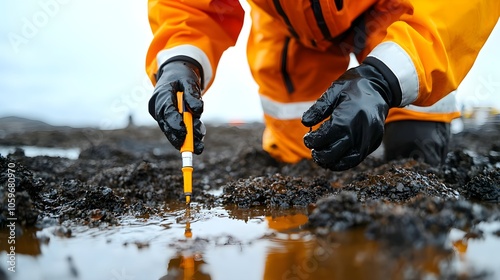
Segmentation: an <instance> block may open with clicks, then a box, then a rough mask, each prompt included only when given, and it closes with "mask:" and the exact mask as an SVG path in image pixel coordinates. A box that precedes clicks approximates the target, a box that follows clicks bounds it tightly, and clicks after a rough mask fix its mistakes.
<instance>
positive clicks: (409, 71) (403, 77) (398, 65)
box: [368, 42, 419, 106]
mask: <svg viewBox="0 0 500 280" xmlns="http://www.w3.org/2000/svg"><path fill="white" fill-rule="evenodd" d="M368 56H371V57H374V58H377V59H378V60H380V61H382V62H383V63H384V64H385V65H386V66H387V67H389V69H391V71H392V73H394V75H395V76H396V78H397V79H398V81H399V86H400V87H401V104H400V106H406V105H408V104H411V103H412V102H413V101H415V100H416V99H417V97H418V90H419V81H418V74H417V69H416V68H415V65H414V64H413V61H412V60H411V58H410V56H409V55H408V53H406V51H405V50H404V49H403V48H401V46H400V45H398V44H396V43H394V42H384V43H382V44H380V45H378V46H376V47H375V48H374V49H373V50H372V51H371V52H370V54H368Z"/></svg>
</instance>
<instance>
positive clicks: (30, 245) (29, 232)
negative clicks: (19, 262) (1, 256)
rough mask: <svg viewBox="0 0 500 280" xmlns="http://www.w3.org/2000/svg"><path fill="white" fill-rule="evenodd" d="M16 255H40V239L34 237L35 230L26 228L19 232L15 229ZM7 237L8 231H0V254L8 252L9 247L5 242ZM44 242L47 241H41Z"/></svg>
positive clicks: (46, 240) (18, 229)
mask: <svg viewBox="0 0 500 280" xmlns="http://www.w3.org/2000/svg"><path fill="white" fill-rule="evenodd" d="M16 231H17V232H16V240H15V241H16V243H15V244H14V245H15V248H16V254H24V255H30V256H38V255H40V254H41V253H42V251H41V249H40V239H39V238H37V237H36V233H37V231H38V230H37V229H36V228H28V229H23V230H21V229H20V228H17V229H16ZM8 236H9V232H8V230H2V231H0V239H1V240H2V242H0V252H2V251H6V252H8V251H9V247H10V246H11V245H10V244H8V243H7V242H4V240H5V241H6V240H7V238H8ZM42 241H44V242H48V241H49V240H48V239H44V240H42Z"/></svg>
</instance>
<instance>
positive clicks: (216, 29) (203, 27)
mask: <svg viewBox="0 0 500 280" xmlns="http://www.w3.org/2000/svg"><path fill="white" fill-rule="evenodd" d="M148 16H149V23H150V26H151V30H152V32H153V40H152V42H151V44H150V46H149V49H148V52H147V55H146V71H147V73H148V75H149V77H150V79H151V81H152V82H153V84H155V83H156V79H155V74H156V73H157V71H158V67H159V66H161V65H162V63H164V62H165V61H167V60H168V59H170V58H172V57H175V56H179V55H183V56H188V57H190V58H193V59H195V60H196V61H197V62H198V63H199V64H200V65H201V67H202V69H200V70H201V71H202V73H203V75H202V76H203V81H202V83H203V84H204V85H205V86H204V89H205V90H206V89H207V88H208V87H209V86H210V84H211V83H212V80H213V76H214V73H215V71H216V69H217V65H218V63H219V60H220V58H221V56H222V53H223V52H224V51H225V50H226V49H228V48H229V47H231V46H234V45H235V44H236V40H237V38H238V35H239V33H240V31H241V27H242V25H243V19H244V11H243V9H242V7H241V5H240V3H239V2H238V0H184V1H181V0H149V2H148Z"/></svg>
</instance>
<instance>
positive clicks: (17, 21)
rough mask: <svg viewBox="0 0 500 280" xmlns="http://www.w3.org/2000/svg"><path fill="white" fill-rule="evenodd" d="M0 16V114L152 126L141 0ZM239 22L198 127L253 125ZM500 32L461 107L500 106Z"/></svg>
mask: <svg viewBox="0 0 500 280" xmlns="http://www.w3.org/2000/svg"><path fill="white" fill-rule="evenodd" d="M0 11H2V16H1V17H0V117H3V116H11V115H15V116H20V117H26V118H33V119H38V120H42V121H45V122H48V123H50V124H54V125H74V126H86V125H90V126H99V127H101V128H116V127H121V126H123V125H125V124H126V120H127V117H128V115H129V114H133V116H134V119H135V120H136V122H137V123H138V124H154V121H153V119H152V118H151V117H150V116H149V114H148V112H147V101H148V99H149V97H150V95H151V92H152V86H151V84H150V83H149V80H148V79H147V77H146V74H145V70H144V57H145V54H146V50H147V47H148V44H149V42H150V40H151V37H152V35H151V31H150V29H149V25H148V21H147V1H145V0H144V1H137V0H87V1H76V0H38V1H37V0H24V1H19V0H2V1H0ZM246 23H247V24H246V25H245V26H244V30H243V31H242V36H240V40H239V41H238V44H237V46H236V47H235V48H231V49H229V50H228V51H227V52H226V53H225V54H224V56H223V58H222V60H221V63H220V67H219V70H218V73H217V78H216V80H215V82H214V84H213V86H212V88H211V89H210V90H209V91H208V92H207V94H206V95H205V97H204V100H205V104H206V110H205V114H204V115H203V119H204V120H205V121H207V122H211V121H239V120H243V121H260V120H261V114H262V110H261V109H260V103H259V100H258V96H257V86H256V84H255V83H254V81H253V80H252V78H251V76H250V72H249V69H248V66H247V63H246V58H245V44H246V35H247V34H248V27H249V26H248V18H247V21H246ZM499 29H500V28H498V27H497V28H496V30H495V31H494V33H493V34H492V36H491V37H490V39H489V41H488V43H487V45H486V46H485V47H484V49H483V50H482V52H481V54H480V57H479V58H478V60H477V62H476V65H475V66H474V68H473V70H472V71H471V73H470V74H469V76H468V77H467V78H466V80H465V81H464V82H463V83H462V85H461V87H460V88H459V90H458V95H459V99H460V100H462V101H463V100H465V101H466V103H467V104H474V105H491V104H495V106H497V107H498V108H500V98H499V95H500V82H499V81H500V70H499V67H498V65H500V55H499V53H498V46H500V30H499ZM466 93H467V94H466Z"/></svg>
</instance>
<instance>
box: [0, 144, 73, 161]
mask: <svg viewBox="0 0 500 280" xmlns="http://www.w3.org/2000/svg"><path fill="white" fill-rule="evenodd" d="M16 149H22V150H23V151H24V155H25V156H27V157H36V156H49V157H64V158H68V159H78V156H79V155H80V149H79V148H67V149H63V148H48V147H37V146H0V155H3V156H7V155H9V154H12V153H14V152H15V151H16Z"/></svg>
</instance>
